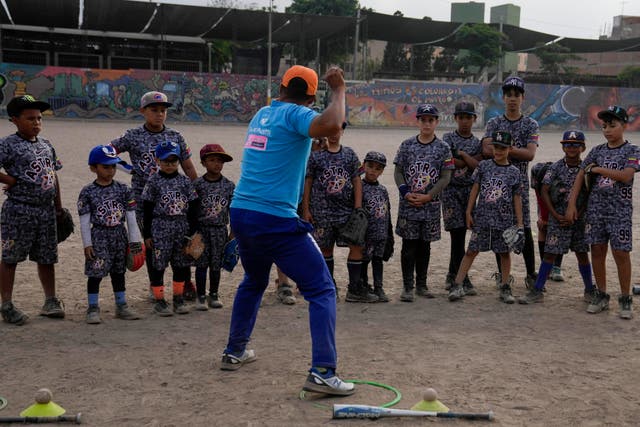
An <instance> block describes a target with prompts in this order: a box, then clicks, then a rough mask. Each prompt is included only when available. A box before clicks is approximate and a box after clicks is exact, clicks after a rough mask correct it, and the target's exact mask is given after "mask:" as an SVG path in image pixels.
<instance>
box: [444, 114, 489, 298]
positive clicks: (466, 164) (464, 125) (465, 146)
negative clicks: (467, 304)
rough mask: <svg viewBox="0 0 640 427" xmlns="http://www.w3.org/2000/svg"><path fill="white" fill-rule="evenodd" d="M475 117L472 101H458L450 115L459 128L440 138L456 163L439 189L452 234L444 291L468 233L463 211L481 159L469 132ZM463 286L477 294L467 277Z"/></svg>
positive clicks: (478, 146) (476, 141)
mask: <svg viewBox="0 0 640 427" xmlns="http://www.w3.org/2000/svg"><path fill="white" fill-rule="evenodd" d="M476 117H477V116H476V109H475V106H474V105H473V104H472V103H470V102H460V103H458V104H456V106H455V110H454V112H453V118H454V119H455V121H456V123H457V125H458V129H456V130H455V131H453V132H449V133H446V134H444V136H443V137H442V140H443V141H444V142H446V143H447V144H449V147H450V148H451V153H452V155H453V162H454V164H455V166H456V169H455V171H454V172H453V176H452V177H451V182H449V185H448V186H447V187H446V188H445V189H444V190H442V219H443V220H444V229H445V230H447V231H448V232H449V235H450V237H451V252H450V255H449V272H448V273H447V286H446V289H447V290H449V289H450V288H451V285H452V284H453V279H454V278H455V276H456V273H457V272H458V269H459V268H460V262H461V261H462V257H464V245H465V238H466V235H467V227H466V224H465V220H464V219H465V215H464V213H465V211H466V210H467V205H468V204H469V193H471V186H472V185H473V180H472V179H471V174H472V173H473V171H474V169H475V168H476V167H477V166H478V161H480V160H482V144H481V143H480V140H479V139H478V138H477V137H476V136H474V135H473V133H472V128H473V124H474V123H475V122H476ZM462 286H463V288H464V291H465V295H475V294H476V291H475V289H474V288H473V285H472V284H471V281H470V280H469V277H468V276H467V277H465V278H464V282H463V283H462Z"/></svg>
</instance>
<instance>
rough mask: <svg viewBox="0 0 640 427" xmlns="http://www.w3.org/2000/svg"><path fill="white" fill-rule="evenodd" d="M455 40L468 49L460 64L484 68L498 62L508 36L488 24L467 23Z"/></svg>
mask: <svg viewBox="0 0 640 427" xmlns="http://www.w3.org/2000/svg"><path fill="white" fill-rule="evenodd" d="M455 41H456V43H457V44H458V45H460V46H462V47H464V49H465V50H466V51H467V55H466V56H464V57H463V58H460V59H459V61H458V62H459V63H460V65H461V66H463V67H465V68H467V67H469V66H475V67H479V68H480V69H483V68H485V67H490V66H492V65H496V64H497V63H498V61H499V59H500V56H501V55H502V47H503V46H505V45H506V41H507V37H506V36H505V35H504V34H503V33H501V32H500V31H498V30H496V29H494V28H493V27H491V26H489V25H487V24H467V25H465V26H464V27H462V28H461V29H460V30H459V31H458V32H457V33H456V36H455Z"/></svg>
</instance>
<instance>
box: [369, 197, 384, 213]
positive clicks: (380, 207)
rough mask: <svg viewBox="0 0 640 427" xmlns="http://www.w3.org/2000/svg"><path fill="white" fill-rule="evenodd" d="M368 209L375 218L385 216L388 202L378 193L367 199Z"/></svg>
mask: <svg viewBox="0 0 640 427" xmlns="http://www.w3.org/2000/svg"><path fill="white" fill-rule="evenodd" d="M367 208H368V209H367V210H368V211H369V212H370V213H371V216H373V217H374V218H384V217H385V216H386V215H387V203H386V201H385V199H384V197H382V196H380V195H376V196H373V197H371V198H370V199H369V200H367Z"/></svg>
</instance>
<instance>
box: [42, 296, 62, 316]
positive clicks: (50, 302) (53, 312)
mask: <svg viewBox="0 0 640 427" xmlns="http://www.w3.org/2000/svg"><path fill="white" fill-rule="evenodd" d="M40 316H46V317H51V318H54V319H63V318H64V305H63V304H62V301H60V300H59V299H58V298H56V297H51V298H47V299H46V300H45V301H44V305H43V306H42V309H41V310H40Z"/></svg>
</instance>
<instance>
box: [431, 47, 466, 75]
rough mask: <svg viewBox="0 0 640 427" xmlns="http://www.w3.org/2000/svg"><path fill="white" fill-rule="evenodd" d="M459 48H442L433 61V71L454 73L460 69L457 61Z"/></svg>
mask: <svg viewBox="0 0 640 427" xmlns="http://www.w3.org/2000/svg"><path fill="white" fill-rule="evenodd" d="M457 57H458V50H457V49H453V48H450V47H448V48H445V49H442V51H441V52H440V54H439V55H438V56H436V58H435V60H434V61H433V71H435V72H436V73H452V72H456V71H459V70H460V67H459V66H458V64H457V62H456V58H457Z"/></svg>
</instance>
